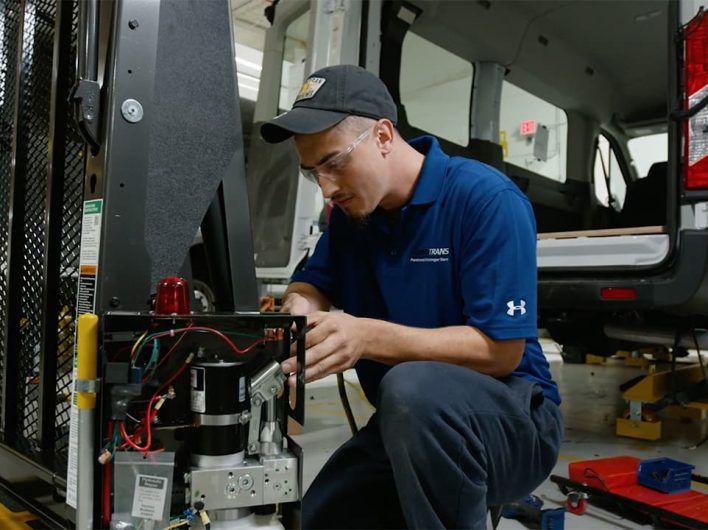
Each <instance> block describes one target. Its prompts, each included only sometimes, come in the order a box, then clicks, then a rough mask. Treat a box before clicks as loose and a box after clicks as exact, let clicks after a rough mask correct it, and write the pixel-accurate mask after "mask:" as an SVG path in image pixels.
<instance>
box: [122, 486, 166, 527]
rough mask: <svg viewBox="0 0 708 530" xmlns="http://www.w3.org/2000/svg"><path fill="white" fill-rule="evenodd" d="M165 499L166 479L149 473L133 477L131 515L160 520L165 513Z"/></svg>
mask: <svg viewBox="0 0 708 530" xmlns="http://www.w3.org/2000/svg"><path fill="white" fill-rule="evenodd" d="M165 499H167V479H166V478H164V477H153V476H151V475H137V476H136V477H135V493H134V494H133V510H132V512H131V513H130V514H131V515H132V516H133V517H139V518H140V519H153V520H155V521H161V520H162V519H163V514H164V513H165Z"/></svg>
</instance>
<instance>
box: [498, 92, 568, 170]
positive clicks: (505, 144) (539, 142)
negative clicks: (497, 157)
mask: <svg viewBox="0 0 708 530" xmlns="http://www.w3.org/2000/svg"><path fill="white" fill-rule="evenodd" d="M499 136H500V138H499V143H500V144H501V145H502V149H503V152H504V161H505V162H508V163H510V164H513V165H515V166H518V167H521V168H524V169H526V170H528V171H532V172H534V173H537V174H538V175H541V176H543V177H546V178H549V179H551V180H555V181H558V182H565V178H566V156H567V152H568V116H567V115H566V113H565V111H564V110H563V109H561V108H559V107H556V106H555V105H553V104H551V103H549V102H548V101H545V100H543V99H541V98H539V97H538V96H535V95H534V94H531V93H530V92H527V91H526V90H524V89H523V88H520V87H518V86H516V85H514V84H512V83H510V82H508V81H504V83H503V84H502V95H501V112H500V119H499Z"/></svg>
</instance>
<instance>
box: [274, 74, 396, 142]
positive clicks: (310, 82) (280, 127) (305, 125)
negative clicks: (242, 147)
mask: <svg viewBox="0 0 708 530" xmlns="http://www.w3.org/2000/svg"><path fill="white" fill-rule="evenodd" d="M347 116H363V117H365V118H372V119H375V120H378V119H381V118H388V119H389V120H391V121H392V122H393V123H394V125H395V123H396V120H397V117H398V113H397V112H396V104H395V103H394V102H393V98H392V97H391V94H389V92H388V89H387V88H386V85H384V84H383V81H381V80H380V79H379V78H378V77H376V76H375V75H374V74H372V73H371V72H369V71H367V70H365V69H364V68H361V67H359V66H354V65H351V64H342V65H337V66H327V67H325V68H322V69H320V70H317V71H316V72H315V73H313V74H312V75H310V77H308V78H307V80H306V81H305V83H304V84H303V85H302V87H301V88H300V92H298V95H297V97H296V98H295V103H294V104H293V108H292V110H289V111H288V112H285V113H283V114H281V115H280V116H276V117H275V118H273V119H272V120H270V121H269V122H266V123H264V124H263V125H261V136H262V137H263V139H264V140H265V141H266V142H268V143H271V144H276V143H279V142H282V141H284V140H287V139H288V138H290V137H291V136H292V135H294V134H314V133H318V132H321V131H324V130H325V129H329V128H330V127H333V126H335V125H336V124H338V123H339V122H340V121H342V120H343V119H344V118H346V117H347Z"/></svg>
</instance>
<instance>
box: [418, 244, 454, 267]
mask: <svg viewBox="0 0 708 530" xmlns="http://www.w3.org/2000/svg"><path fill="white" fill-rule="evenodd" d="M441 261H450V247H433V248H421V249H418V250H414V251H413V253H412V254H411V263H421V262H425V263H439V262H441Z"/></svg>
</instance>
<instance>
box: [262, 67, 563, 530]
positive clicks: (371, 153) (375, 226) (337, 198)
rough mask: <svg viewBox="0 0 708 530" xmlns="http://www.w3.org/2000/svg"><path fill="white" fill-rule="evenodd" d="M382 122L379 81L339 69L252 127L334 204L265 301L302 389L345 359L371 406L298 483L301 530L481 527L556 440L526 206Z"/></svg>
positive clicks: (540, 468)
mask: <svg viewBox="0 0 708 530" xmlns="http://www.w3.org/2000/svg"><path fill="white" fill-rule="evenodd" d="M395 124H396V106H395V104H394V102H393V100H392V98H391V96H390V94H389V93H388V91H387V89H386V87H385V86H384V85H383V83H382V82H381V81H380V80H379V79H378V78H377V77H375V76H374V75H372V74H371V73H369V72H367V71H366V70H364V69H361V68H358V67H354V66H348V65H347V66H333V67H327V68H324V69H322V70H319V71H318V72H315V73H314V74H312V75H311V76H310V77H309V78H308V80H307V81H306V82H305V84H304V85H303V87H302V89H301V90H300V93H299V94H298V97H297V98H296V101H295V104H294V106H293V109H292V110H291V111H289V112H286V113H285V114H282V115H280V116H278V117H276V118H274V119H273V120H271V121H270V122H268V123H266V124H264V125H263V126H262V128H261V134H262V136H263V138H264V139H265V140H266V141H268V142H271V143H275V142H280V141H284V140H286V139H288V138H290V137H293V138H294V141H295V145H296V147H297V151H298V154H299V156H300V162H301V169H302V172H303V174H304V175H305V176H307V177H309V178H311V179H313V180H315V181H316V182H317V183H318V184H319V185H320V187H321V188H322V193H323V194H324V196H325V198H328V199H331V201H332V202H333V203H334V205H335V208H334V209H333V211H332V214H331V218H330V223H329V226H328V229H327V230H326V231H325V233H324V234H323V235H322V237H321V238H320V241H319V242H318V244H317V248H316V249H315V251H314V253H313V255H312V257H311V258H310V259H309V260H308V262H307V264H306V265H305V267H304V268H303V270H302V271H300V272H299V273H297V274H295V276H294V277H293V281H292V283H291V284H290V286H289V287H288V289H287V291H286V293H285V296H284V299H283V304H282V308H283V310H284V311H289V312H291V313H295V314H305V315H307V317H308V319H307V320H308V333H307V339H306V348H307V350H306V367H305V370H306V372H305V373H306V380H307V381H313V380H316V379H319V378H322V377H325V376H326V375H329V374H333V373H336V372H341V371H342V370H346V369H348V368H351V367H355V368H356V370H357V374H358V376H359V380H360V382H361V385H362V388H363V390H364V392H365V393H366V396H367V398H368V399H369V401H371V403H372V404H374V406H375V407H376V413H375V414H374V415H373V417H372V418H371V420H370V421H369V423H368V424H367V425H366V426H365V427H364V428H363V429H362V430H361V431H360V432H359V433H358V434H356V435H355V436H354V437H353V438H352V439H351V440H350V441H348V442H347V443H345V444H344V445H343V446H342V447H341V448H340V449H339V450H338V451H337V452H336V453H335V454H334V455H333V456H332V458H331V459H330V460H329V462H327V464H326V465H325V466H324V468H323V469H322V471H321V472H320V473H319V475H318V476H317V478H316V479H315V481H314V482H313V484H312V486H311V487H310V489H309V491H308V492H307V495H306V496H305V499H304V501H303V528H404V527H409V528H482V527H484V524H485V519H486V510H487V506H488V505H493V504H500V503H503V502H508V501H511V500H515V499H517V498H519V497H521V496H523V495H526V494H528V493H530V492H531V491H532V490H533V489H534V488H535V487H536V486H538V485H539V484H540V483H541V482H542V481H543V480H544V479H545V478H546V476H547V475H548V473H549V472H550V470H551V469H552V467H553V465H554V464H555V462H556V458H557V454H558V448H559V445H560V442H561V437H562V430H563V428H562V418H561V414H560V411H559V408H558V404H559V402H560V398H559V396H558V391H557V387H556V385H555V383H554V382H553V381H552V379H551V376H550V372H549V369H548V363H547V362H546V360H545V357H544V356H543V353H542V352H541V349H540V346H539V344H538V340H537V327H536V255H535V246H536V233H535V223H534V218H533V213H532V210H531V207H530V205H529V203H528V201H527V200H526V198H525V197H524V195H523V194H522V193H521V192H520V191H519V189H518V188H517V187H516V186H515V185H514V184H513V183H512V182H511V181H510V180H509V179H507V178H506V177H505V176H504V175H502V174H501V173H499V172H498V171H496V170H495V169H493V168H491V167H489V166H486V165H484V164H482V163H479V162H477V161H473V160H468V159H464V158H450V157H448V156H447V155H445V154H444V153H443V152H442V151H441V150H440V147H439V145H438V142H437V141H436V140H435V139H434V138H432V137H422V138H419V139H417V140H415V141H413V142H411V143H410V144H408V143H406V142H405V141H404V140H403V139H402V138H401V136H400V135H399V134H398V132H397V131H396V129H395ZM332 306H334V307H337V308H339V309H342V310H343V311H342V312H328V310H329V309H330V307H332ZM295 368H296V366H295V359H294V358H291V359H288V360H287V361H285V362H284V363H283V370H284V372H285V373H286V374H292V373H293V372H294V371H295Z"/></svg>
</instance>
